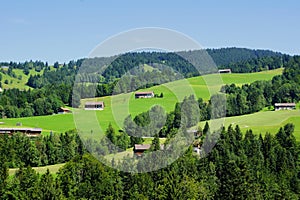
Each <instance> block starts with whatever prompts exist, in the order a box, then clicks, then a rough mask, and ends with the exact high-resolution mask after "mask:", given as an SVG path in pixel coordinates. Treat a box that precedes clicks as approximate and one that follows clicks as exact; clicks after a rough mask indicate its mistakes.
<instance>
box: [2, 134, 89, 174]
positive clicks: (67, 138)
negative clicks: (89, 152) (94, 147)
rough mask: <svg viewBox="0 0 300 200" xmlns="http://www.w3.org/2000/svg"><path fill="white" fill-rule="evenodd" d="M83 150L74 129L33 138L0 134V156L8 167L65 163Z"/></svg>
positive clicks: (22, 135)
mask: <svg viewBox="0 0 300 200" xmlns="http://www.w3.org/2000/svg"><path fill="white" fill-rule="evenodd" d="M84 152H85V148H84V147H83V144H82V142H81V140H80V137H79V135H78V134H77V132H76V131H74V130H73V131H68V132H66V133H61V134H50V135H48V136H42V137H37V138H33V139H32V138H29V137H27V136H25V135H24V134H13V135H12V136H9V135H7V134H2V135H0V158H1V160H2V162H3V163H5V164H6V166H7V167H9V168H16V167H27V166H31V167H39V166H46V165H54V164H58V163H65V162H67V161H69V160H71V159H72V158H73V157H74V156H76V155H79V154H83V153H84Z"/></svg>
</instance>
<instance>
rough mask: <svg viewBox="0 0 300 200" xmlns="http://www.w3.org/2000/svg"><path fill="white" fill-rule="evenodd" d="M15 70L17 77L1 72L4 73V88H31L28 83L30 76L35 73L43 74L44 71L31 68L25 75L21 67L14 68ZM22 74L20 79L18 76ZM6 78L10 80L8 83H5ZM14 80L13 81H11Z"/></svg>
mask: <svg viewBox="0 0 300 200" xmlns="http://www.w3.org/2000/svg"><path fill="white" fill-rule="evenodd" d="M13 72H15V74H16V76H17V78H13V77H11V76H8V75H7V74H4V73H1V74H2V81H1V82H2V88H3V89H11V88H19V89H21V90H24V89H29V88H30V87H29V86H27V85H26V83H27V81H28V79H29V76H30V75H35V74H42V73H43V72H42V71H41V72H36V71H35V70H33V69H32V70H30V73H29V75H25V74H24V73H23V70H21V69H14V70H13ZM20 75H21V76H22V79H21V80H19V79H18V77H19V76H20ZM5 80H8V84H5V83H4V81H5ZM11 81H12V83H11Z"/></svg>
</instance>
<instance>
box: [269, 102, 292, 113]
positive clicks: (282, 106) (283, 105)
mask: <svg viewBox="0 0 300 200" xmlns="http://www.w3.org/2000/svg"><path fill="white" fill-rule="evenodd" d="M274 107H275V110H276V111H277V110H294V109H296V104H295V103H275V106H274Z"/></svg>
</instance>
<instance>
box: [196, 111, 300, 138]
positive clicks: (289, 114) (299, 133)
mask: <svg viewBox="0 0 300 200" xmlns="http://www.w3.org/2000/svg"><path fill="white" fill-rule="evenodd" d="M211 123H212V122H211ZM287 123H293V124H294V125H295V132H294V135H295V137H296V139H297V140H298V141H300V110H299V109H298V110H280V111H261V112H257V113H253V114H249V115H242V116H235V117H227V118H224V120H223V121H222V120H221V121H219V122H218V123H215V126H218V125H222V124H224V125H225V127H228V126H229V125H230V124H231V125H233V126H235V125H239V127H240V128H241V130H242V131H243V132H245V131H246V130H248V129H252V130H253V132H254V133H255V134H260V133H261V134H262V135H265V133H266V132H270V133H273V134H274V133H277V132H278V130H279V128H280V127H282V126H284V125H285V124H287ZM204 124H205V122H200V126H201V127H204ZM216 128H219V127H212V129H216Z"/></svg>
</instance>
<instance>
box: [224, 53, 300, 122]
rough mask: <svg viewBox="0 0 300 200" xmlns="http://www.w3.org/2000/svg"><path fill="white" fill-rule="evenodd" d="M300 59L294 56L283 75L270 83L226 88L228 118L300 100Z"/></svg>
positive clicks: (258, 82)
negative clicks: (276, 104)
mask: <svg viewBox="0 0 300 200" xmlns="http://www.w3.org/2000/svg"><path fill="white" fill-rule="evenodd" d="M299 77H300V57H299V56H294V57H293V58H291V59H290V60H289V61H288V62H287V63H286V65H285V69H284V72H283V74H282V75H278V76H275V77H274V78H273V79H272V80H270V81H256V82H254V83H251V84H245V85H243V86H240V87H239V86H236V85H235V84H231V85H226V86H224V87H223V88H222V89H221V91H222V92H224V93H226V94H227V112H226V114H227V116H236V115H244V114H249V113H253V112H257V111H260V110H261V109H263V108H264V107H270V108H271V107H272V106H273V105H274V104H275V103H291V102H298V101H299V100H300V96H299V93H300V86H299V84H300V78H299Z"/></svg>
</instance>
